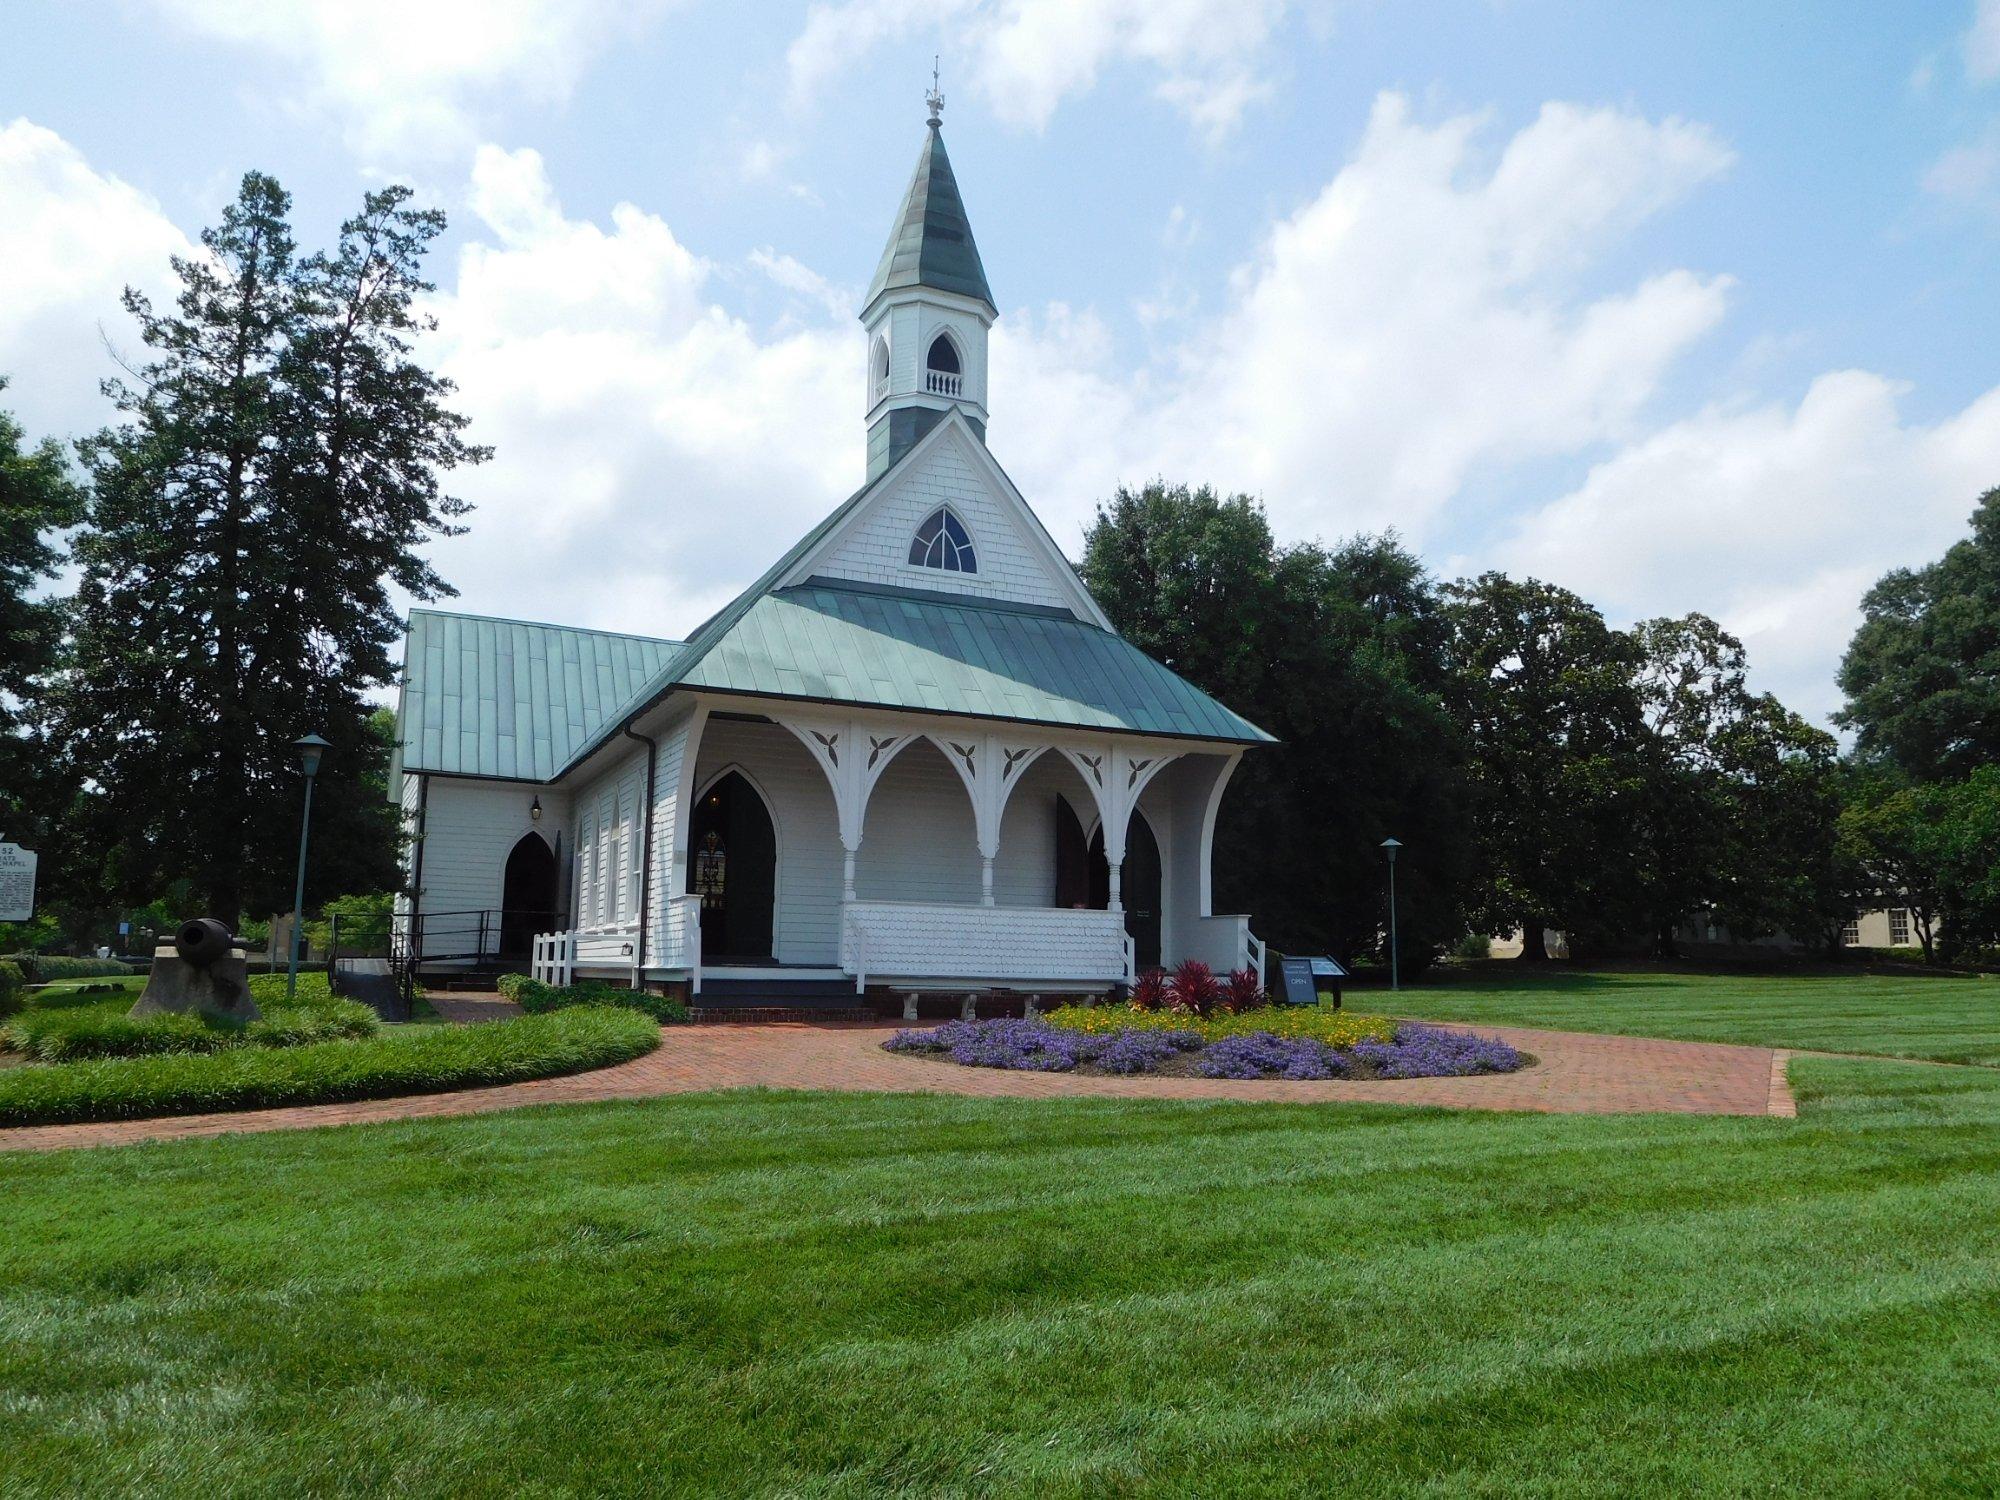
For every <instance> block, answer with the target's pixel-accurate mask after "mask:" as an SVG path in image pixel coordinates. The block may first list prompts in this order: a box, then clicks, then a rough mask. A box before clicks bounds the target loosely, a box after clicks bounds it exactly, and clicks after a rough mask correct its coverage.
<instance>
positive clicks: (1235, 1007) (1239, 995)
mask: <svg viewBox="0 0 2000 1500" xmlns="http://www.w3.org/2000/svg"><path fill="white" fill-rule="evenodd" d="M1263 1003H1264V985H1263V983H1262V981H1260V980H1259V979H1258V978H1257V971H1256V970H1255V969H1233V970H1231V971H1230V975H1229V978H1227V979H1226V980H1224V981H1223V984H1222V1008H1223V1009H1224V1010H1226V1011H1228V1012H1229V1013H1230V1014H1231V1015H1232V1016H1236V1015H1241V1014H1242V1013H1243V1012H1244V1011H1246V1010H1255V1009H1256V1008H1257V1007H1258V1006H1260V1005H1262V1004H1263Z"/></svg>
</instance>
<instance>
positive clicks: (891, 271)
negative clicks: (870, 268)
mask: <svg viewBox="0 0 2000 1500" xmlns="http://www.w3.org/2000/svg"><path fill="white" fill-rule="evenodd" d="M924 103H925V104H926V105H928V106H929V108H930V119H929V121H928V124H929V127H930V129H929V133H928V134H926V135H925V137H924V147H923V150H922V151H920V152H919V153H918V154H917V170H916V172H915V173H914V174H912V176H911V178H910V187H909V191H908V192H906V193H905V194H904V195H903V208H902V212H900V213H899V214H897V215H896V225H895V228H894V229H892V230H891V231H890V232H889V243H888V246H887V247H886V248H885V249H884V250H883V251H882V261H881V264H879V265H878V266H876V268H875V279H874V280H873V281H871V282H870V283H869V284H868V297H867V299H866V301H865V302H864V303H863V307H862V311H863V316H866V313H867V309H868V308H869V307H872V306H874V304H875V299H876V298H878V297H880V296H881V295H882V294H883V293H884V292H889V291H894V290H896V289H898V288H901V287H913V286H925V287H930V288H931V289H933V290H934V291H940V292H955V293H957V294H958V295H959V296H961V297H972V298H976V299H977V300H978V301H981V302H984V303H985V304H986V306H987V307H988V308H989V309H991V310H992V311H993V312H994V313H995V314H996V315H997V314H998V313H999V308H998V306H997V305H995V303H994V301H993V292H992V290H991V289H990V288H989V287H988V286H987V285H986V268H985V266H983V265H981V264H980V260H979V247H978V246H977V245H975V244H974V243H973V242H972V223H971V221H970V220H969V219H967V218H966V216H965V201H964V200H963V199H962V198H960V197H959V195H958V179H957V178H955V177H954V176H952V171H951V158H950V157H948V156H947V155H945V150H944V132H943V129H942V123H941V122H942V111H943V109H944V95H943V93H941V92H940V91H939V89H938V83H937V70H936V65H935V63H933V65H932V71H931V91H930V93H928V94H926V95H925V96H924Z"/></svg>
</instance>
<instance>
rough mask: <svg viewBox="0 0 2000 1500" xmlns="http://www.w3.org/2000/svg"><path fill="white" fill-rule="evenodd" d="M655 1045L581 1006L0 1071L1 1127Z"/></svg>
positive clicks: (240, 1104)
mask: <svg viewBox="0 0 2000 1500" xmlns="http://www.w3.org/2000/svg"><path fill="white" fill-rule="evenodd" d="M659 1045H660V1029H659V1027H657V1026H656V1025H654V1024H653V1022H652V1021H651V1020H650V1019H648V1018H647V1017H646V1016H643V1015H639V1014H637V1013H635V1012H630V1011H620V1010H611V1009H605V1008H602V1007H595V1006H591V1007H580V1008H578V1009H575V1010H568V1011H564V1012H562V1013H560V1014H558V1015H548V1016H528V1017H524V1018H523V1019H521V1020H517V1021H503V1022H500V1023H498V1024H495V1025H489V1026H411V1027H403V1028H398V1029H397V1030H395V1031H393V1032H385V1033H384V1034H383V1035H381V1036H377V1037H372V1038H370V1039H368V1040H366V1041H357V1042H321V1043H319V1044H317V1045H313V1046H306V1047H289V1048H284V1049H271V1048H265V1047H233V1048H230V1049H229V1050H227V1051H224V1052H214V1053H177V1054H170V1055H167V1056H161V1057H122V1058H110V1059H105V1060H102V1061H97V1062H77V1063H64V1064H62V1065H60V1066H37V1065H29V1066H26V1067H18V1068H8V1069H5V1070H0V1125H48V1124H65V1123H73V1122H80V1121H86V1120H136V1119H146V1118H150V1117H153V1116H158V1115H186V1114H201V1113H206V1112H208V1111H211V1110H235V1109H264V1108H270V1107H274V1106H280V1105H292V1104H332V1103H337V1102H339V1101H342V1100H351V1099H387V1098H394V1097H397V1096H399V1095H404V1094H435V1093H442V1092H445V1091H447V1090H451V1089H463V1088H479V1087H484V1086H486V1085H490V1084H500V1083H519V1082H523V1081H525V1080H527V1079H530V1078H550V1077H554V1076H557V1075H559V1074H564V1073H582V1072H586V1071H588V1070H590V1069H592V1068H604V1067H609V1066H611V1065H612V1064H614V1063H621V1062H627V1061H630V1060H631V1059H632V1058H635V1057H639V1056H643V1055H644V1054H645V1053H647V1052H650V1051H652V1050H653V1049H654V1048H655V1047H657V1046H659Z"/></svg>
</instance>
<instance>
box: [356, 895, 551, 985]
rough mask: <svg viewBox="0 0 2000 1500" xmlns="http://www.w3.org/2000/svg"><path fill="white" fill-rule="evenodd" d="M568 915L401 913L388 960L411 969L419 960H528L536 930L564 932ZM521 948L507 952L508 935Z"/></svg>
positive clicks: (483, 910)
mask: <svg viewBox="0 0 2000 1500" xmlns="http://www.w3.org/2000/svg"><path fill="white" fill-rule="evenodd" d="M568 926H569V913H568V912H564V911H556V910H540V909H530V908H525V907H498V906H485V907H473V908H468V909H467V910H464V911H423V912H417V913H415V914H414V915H412V914H410V913H407V912H399V913H397V914H396V915H395V916H394V917H392V918H391V919H390V924H389V959H390V963H391V966H392V967H394V966H396V965H397V963H398V961H399V960H400V962H401V963H402V964H404V965H406V966H408V967H409V968H410V969H411V970H412V972H414V969H415V968H416V967H417V966H418V965H420V964H427V963H429V964H438V963H451V964H461V963H470V964H474V965H477V964H482V963H486V962H489V961H495V962H497V961H500V960H503V959H511V958H522V959H525V958H526V957H527V956H528V954H529V952H530V950H531V947H532V944H533V942H534V936H535V934H536V933H538V932H560V931H562V930H563V929H564V928H566V927H568ZM510 937H512V938H515V939H516V942H517V945H518V948H519V951H518V952H509V951H508V947H509V943H508V939H509V938H510Z"/></svg>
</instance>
